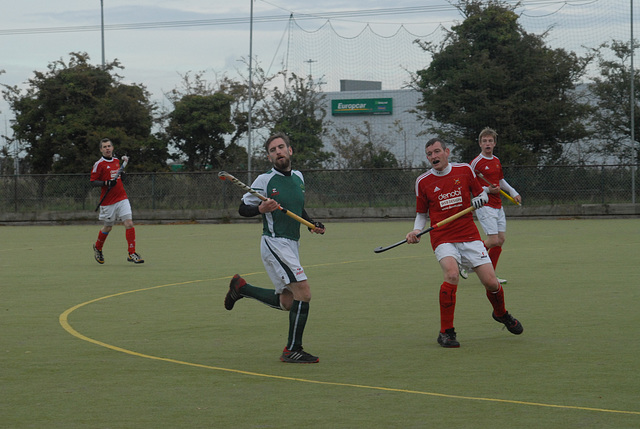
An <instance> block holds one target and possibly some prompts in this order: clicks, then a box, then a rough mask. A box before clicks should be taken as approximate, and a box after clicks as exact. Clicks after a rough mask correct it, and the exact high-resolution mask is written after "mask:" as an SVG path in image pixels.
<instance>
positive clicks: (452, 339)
mask: <svg viewBox="0 0 640 429" xmlns="http://www.w3.org/2000/svg"><path fill="white" fill-rule="evenodd" d="M438 344H440V345H441V346H442V347H446V348H449V349H453V348H456V347H460V343H459V342H458V340H456V331H455V330H454V329H453V328H449V329H447V330H445V331H444V334H443V333H442V332H440V333H439V334H438Z"/></svg>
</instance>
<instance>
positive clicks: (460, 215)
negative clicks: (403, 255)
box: [373, 206, 475, 253]
mask: <svg viewBox="0 0 640 429" xmlns="http://www.w3.org/2000/svg"><path fill="white" fill-rule="evenodd" d="M474 210H475V207H473V206H469V207H467V208H466V209H464V210H462V211H461V212H458V213H456V214H454V215H453V216H449V217H448V218H446V219H444V220H441V221H440V222H438V223H436V224H435V225H433V226H430V227H429V228H427V229H423V230H422V231H420V232H419V233H417V234H416V237H420V236H421V235H423V234H426V233H427V232H430V231H433V230H434V229H436V228H438V227H441V226H442V225H446V224H448V223H449V222H453V221H454V220H456V219H458V218H459V217H462V216H464V215H466V214H467V213H471V212H472V211H474ZM406 242H407V239H406V238H405V239H404V240H402V241H398V242H397V243H394V244H392V245H390V246H387V247H376V248H375V249H373V251H374V252H375V253H382V252H386V251H387V250H389V249H393V248H394V247H398V246H400V245H401V244H404V243H406Z"/></svg>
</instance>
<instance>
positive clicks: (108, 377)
mask: <svg viewBox="0 0 640 429" xmlns="http://www.w3.org/2000/svg"><path fill="white" fill-rule="evenodd" d="M325 224H326V226H327V233H326V234H325V235H324V236H318V235H315V234H307V233H306V229H303V231H304V234H303V238H302V240H301V257H302V263H303V265H304V266H305V270H306V272H307V275H308V276H309V281H310V284H311V289H312V295H313V298H312V301H311V309H310V316H309V321H308V323H307V329H306V331H305V337H304V343H305V344H304V345H305V349H306V350H308V351H309V352H311V353H312V354H315V355H318V356H319V357H320V363H319V364H314V365H295V364H284V363H282V362H280V361H279V360H278V357H279V355H280V353H281V351H282V348H283V347H284V345H285V344H286V337H287V327H288V315H287V314H286V313H284V312H281V311H278V310H274V309H271V308H268V307H266V306H264V305H262V304H260V303H258V302H257V301H254V300H251V299H243V300H241V301H239V302H238V303H237V304H236V307H235V308H234V309H233V311H231V312H229V311H226V310H225V309H224V307H223V305H222V302H223V299H224V295H225V293H226V290H227V288H228V283H229V280H230V278H231V276H232V275H233V274H235V273H240V274H242V275H243V276H244V277H245V278H246V279H247V281H248V282H250V283H251V284H254V285H256V286H262V287H271V284H270V282H269V280H268V277H267V276H266V274H265V273H264V269H263V266H262V262H261V260H260V254H259V234H260V231H261V226H260V225H259V224H258V223H251V224H238V225H139V226H137V227H136V231H137V243H138V245H137V250H138V252H139V253H140V254H141V255H142V257H143V258H144V259H145V260H146V262H145V263H144V264H140V265H134V264H131V263H128V262H127V261H126V241H125V238H124V228H123V227H122V226H116V227H114V230H113V231H112V232H111V234H110V236H109V238H108V240H107V242H106V245H105V248H104V255H105V259H106V262H105V264H104V265H99V264H97V263H96V262H95V261H94V259H93V250H92V248H91V245H92V243H93V242H94V241H95V239H96V237H97V233H98V229H99V226H98V225H95V226H32V227H24V226H20V227H6V226H5V227H0V272H1V273H2V276H1V279H0V288H1V294H0V329H1V332H0V371H1V372H0V382H1V389H0V416H1V417H0V418H1V419H2V422H3V423H2V424H3V427H7V428H67V429H69V428H222V427H225V428H226V427H243V428H245V427H246V428H276V427H323V428H324V427H326V428H372V427H380V428H392V427H398V428H400V427H402V428H425V427H426V428H431V427H433V428H440V427H455V428H495V427H512V428H541V427H545V428H556V427H557V428H602V427H615V428H636V427H639V426H640V405H638V404H639V401H638V398H639V393H640V387H639V386H640V379H639V376H638V374H639V372H640V358H638V356H640V330H639V329H638V326H639V325H640V312H639V311H638V302H639V298H640V288H638V285H639V284H640V270H639V269H638V268H637V265H638V256H637V255H638V249H639V248H640V225H639V224H638V221H637V220H635V219H629V220H544V221H542V220H535V221H534V220H510V221H509V223H508V228H509V230H508V232H507V241H506V243H505V246H504V251H503V253H502V256H501V259H500V262H499V265H498V270H497V272H498V275H499V276H500V277H503V278H506V279H508V281H509V283H508V284H507V285H506V286H505V293H506V303H507V309H508V310H509V311H510V312H511V313H512V314H513V315H514V316H516V317H517V318H518V319H520V321H521V322H522V324H523V326H524V329H525V330H524V333H523V334H522V335H521V336H514V335H512V334H510V333H509V332H507V331H506V330H504V329H502V325H500V324H498V323H496V322H495V321H493V320H492V319H491V305H490V304H489V302H488V300H487V299H486V296H485V293H484V289H483V287H482V285H481V284H480V283H479V281H478V279H477V277H476V276H475V275H473V274H471V275H470V277H469V279H468V280H461V281H460V285H459V288H458V293H457V307H456V319H455V326H456V331H457V332H458V339H459V341H460V343H461V347H460V348H459V349H443V348H441V347H440V346H438V344H437V343H436V337H437V333H438V329H439V310H438V290H439V285H440V283H442V274H441V272H440V268H439V266H438V264H437V262H436V261H435V258H434V256H433V252H432V251H431V247H430V245H429V243H428V236H424V237H423V241H422V243H420V244H418V245H408V244H405V245H402V246H400V247H398V248H395V249H392V250H390V251H388V252H384V253H381V254H374V252H373V249H374V248H375V247H378V246H384V245H388V244H392V243H394V242H397V241H399V240H401V239H402V238H404V236H405V234H406V232H407V231H408V230H410V229H411V228H412V227H413V222H411V221H406V222H372V223H340V222H325Z"/></svg>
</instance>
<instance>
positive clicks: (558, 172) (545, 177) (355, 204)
mask: <svg viewBox="0 0 640 429" xmlns="http://www.w3.org/2000/svg"><path fill="white" fill-rule="evenodd" d="M504 170H505V177H506V178H507V181H508V182H509V183H510V184H511V185H512V186H513V187H514V188H515V189H516V190H518V192H519V193H520V194H521V195H522V197H523V202H524V204H525V205H526V206H528V207H530V206H562V205H575V204H629V203H631V201H632V187H631V182H632V181H631V174H632V166H629V165H596V166H545V167H526V166H524V167H523V166H519V167H505V168H504ZM635 171H636V174H638V169H637V166H636V170H635ZM422 172H424V169H420V168H412V169H357V170H309V171H304V172H303V174H304V177H305V183H306V206H307V207H310V208H314V207H315V208H388V207H413V206H414V205H415V196H414V184H415V179H416V177H418V175H420V174H421V173H422ZM230 173H232V174H234V175H235V176H236V177H238V178H240V179H241V180H246V177H247V172H246V171H230ZM638 179H639V178H638V177H636V181H637V180H638ZM125 189H126V190H127V194H128V195H129V199H130V200H131V201H132V205H133V208H134V211H136V210H177V211H180V210H210V209H214V210H235V208H236V207H237V205H238V204H239V201H240V197H241V195H242V190H240V189H238V188H236V187H235V186H232V185H231V184H229V183H228V182H226V181H222V180H220V179H219V178H218V176H217V171H208V172H197V173H183V172H172V173H130V174H127V177H126V179H125ZM636 192H637V190H636ZM99 195H100V192H99V190H98V189H97V188H94V187H92V186H91V185H90V183H89V174H41V175H40V174H25V175H10V176H0V212H2V213H15V214H20V213H31V214H33V213H39V212H70V211H88V210H90V211H93V209H94V208H95V206H96V205H97V204H98V200H99ZM638 196H639V195H636V198H638Z"/></svg>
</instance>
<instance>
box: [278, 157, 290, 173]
mask: <svg viewBox="0 0 640 429" xmlns="http://www.w3.org/2000/svg"><path fill="white" fill-rule="evenodd" d="M274 166H275V167H276V168H277V169H278V170H283V171H285V170H288V169H289V167H291V159H290V158H280V159H276V161H275V163H274Z"/></svg>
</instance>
